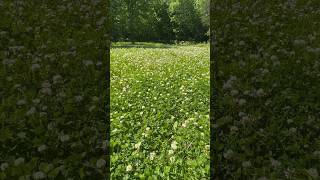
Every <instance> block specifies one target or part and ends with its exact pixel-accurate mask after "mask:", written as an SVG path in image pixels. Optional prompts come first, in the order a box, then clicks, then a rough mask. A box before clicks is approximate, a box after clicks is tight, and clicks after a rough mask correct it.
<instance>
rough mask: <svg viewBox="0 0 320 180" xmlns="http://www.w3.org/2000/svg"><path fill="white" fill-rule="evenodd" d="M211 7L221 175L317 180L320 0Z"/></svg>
mask: <svg viewBox="0 0 320 180" xmlns="http://www.w3.org/2000/svg"><path fill="white" fill-rule="evenodd" d="M211 8H212V14H211V23H212V26H211V27H212V29H211V30H212V34H213V37H214V38H213V41H212V44H211V45H212V53H213V54H212V61H213V62H216V63H215V64H213V65H214V68H213V69H212V75H214V74H213V73H215V72H216V73H217V78H215V79H213V80H214V81H215V82H214V86H216V87H217V89H218V91H216V92H213V94H214V95H218V96H217V99H213V100H214V101H213V103H215V104H212V107H215V108H214V109H213V110H214V111H215V113H214V117H213V118H215V119H214V124H213V127H212V128H213V131H214V132H217V133H214V135H215V136H214V137H213V138H214V142H213V144H212V148H213V151H214V154H213V156H214V159H215V160H216V162H215V164H216V163H217V165H218V166H215V172H216V173H218V174H217V176H219V177H218V179H259V178H261V179H267V178H268V179H319V174H318V173H319V170H320V136H319V130H320V119H319V117H320V114H319V113H320V91H319V89H320V82H319V78H320V61H319V60H320V46H319V45H320V28H319V27H320V11H319V9H320V2H319V1H305V0H297V1H294V0H293V1H277V2H275V1H241V2H239V1H219V0H212V6H211Z"/></svg>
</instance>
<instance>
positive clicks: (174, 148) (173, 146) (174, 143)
mask: <svg viewBox="0 0 320 180" xmlns="http://www.w3.org/2000/svg"><path fill="white" fill-rule="evenodd" d="M171 148H172V149H173V150H176V149H177V148H178V147H177V142H176V141H173V142H172V143H171Z"/></svg>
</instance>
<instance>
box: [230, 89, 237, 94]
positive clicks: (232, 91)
mask: <svg viewBox="0 0 320 180" xmlns="http://www.w3.org/2000/svg"><path fill="white" fill-rule="evenodd" d="M230 93H231V96H235V95H237V94H239V91H238V90H236V89H233V90H231V92H230Z"/></svg>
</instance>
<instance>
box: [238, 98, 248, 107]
mask: <svg viewBox="0 0 320 180" xmlns="http://www.w3.org/2000/svg"><path fill="white" fill-rule="evenodd" d="M246 102H247V101H246V100H245V99H239V101H238V103H239V105H240V106H243V105H244V104H246Z"/></svg>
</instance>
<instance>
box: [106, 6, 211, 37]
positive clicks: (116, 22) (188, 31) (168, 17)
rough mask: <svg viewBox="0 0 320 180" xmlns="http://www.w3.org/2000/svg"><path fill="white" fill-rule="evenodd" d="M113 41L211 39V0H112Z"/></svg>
mask: <svg viewBox="0 0 320 180" xmlns="http://www.w3.org/2000/svg"><path fill="white" fill-rule="evenodd" d="M111 11H112V12H111V20H112V40H113V41H132V42H135V41H155V42H173V41H195V42H200V41H207V40H208V30H209V13H208V12H209V1H208V0H148V1H147V0H112V1H111Z"/></svg>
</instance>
